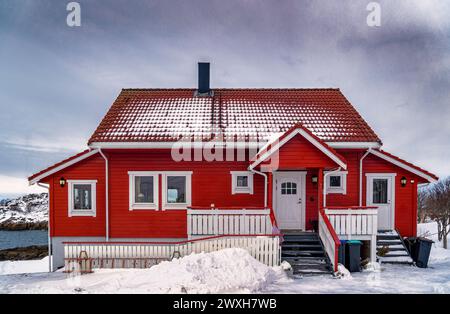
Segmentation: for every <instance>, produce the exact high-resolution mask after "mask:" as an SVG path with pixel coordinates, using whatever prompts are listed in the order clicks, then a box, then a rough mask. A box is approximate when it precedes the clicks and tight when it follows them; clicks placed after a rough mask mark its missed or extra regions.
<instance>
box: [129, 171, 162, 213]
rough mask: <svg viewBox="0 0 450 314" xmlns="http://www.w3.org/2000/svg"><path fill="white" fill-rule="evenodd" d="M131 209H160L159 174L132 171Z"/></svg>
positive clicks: (130, 175)
mask: <svg viewBox="0 0 450 314" xmlns="http://www.w3.org/2000/svg"><path fill="white" fill-rule="evenodd" d="M128 175H129V177H130V208H129V209H130V210H133V209H158V174H157V173H154V172H148V171H130V172H128Z"/></svg>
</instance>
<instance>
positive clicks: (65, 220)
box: [49, 155, 105, 237]
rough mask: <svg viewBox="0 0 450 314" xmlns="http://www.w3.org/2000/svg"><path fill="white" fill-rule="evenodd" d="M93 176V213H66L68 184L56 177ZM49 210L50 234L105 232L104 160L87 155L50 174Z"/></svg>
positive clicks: (78, 177)
mask: <svg viewBox="0 0 450 314" xmlns="http://www.w3.org/2000/svg"><path fill="white" fill-rule="evenodd" d="M61 177H64V178H65V179H66V180H92V179H94V180H97V191H96V193H97V203H96V217H69V216H68V206H69V205H68V184H66V185H65V186H64V187H61V186H60V185H59V179H60V178H61ZM49 183H50V210H51V220H50V227H51V235H52V236H86V237H102V236H105V162H104V160H103V159H102V158H101V157H100V156H99V155H94V156H92V157H89V158H87V159H85V160H83V161H81V162H79V163H77V164H75V165H73V166H71V167H68V168H66V169H64V170H63V171H60V172H58V173H56V174H55V175H53V176H52V177H51V178H50V181H49Z"/></svg>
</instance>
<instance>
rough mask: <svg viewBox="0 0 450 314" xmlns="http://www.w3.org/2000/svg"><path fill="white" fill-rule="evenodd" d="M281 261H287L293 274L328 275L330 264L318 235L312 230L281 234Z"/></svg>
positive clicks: (330, 268)
mask: <svg viewBox="0 0 450 314" xmlns="http://www.w3.org/2000/svg"><path fill="white" fill-rule="evenodd" d="M283 239H284V241H283V243H282V245H281V261H286V262H288V263H289V264H290V265H291V266H292V269H293V272H294V275H306V276H311V275H330V274H332V273H333V272H332V266H331V263H330V260H329V259H328V256H327V254H326V253H325V250H324V249H323V246H322V242H321V241H320V238H319V235H318V234H317V233H313V232H295V233H287V234H284V235H283Z"/></svg>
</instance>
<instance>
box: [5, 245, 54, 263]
mask: <svg viewBox="0 0 450 314" xmlns="http://www.w3.org/2000/svg"><path fill="white" fill-rule="evenodd" d="M47 255H48V247H47V246H46V245H33V246H27V247H19V248H14V249H6V250H0V261H18V260H32V259H42V258H44V257H46V256H47Z"/></svg>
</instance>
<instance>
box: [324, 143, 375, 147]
mask: <svg viewBox="0 0 450 314" xmlns="http://www.w3.org/2000/svg"><path fill="white" fill-rule="evenodd" d="M325 143H327V145H328V146H330V147H332V148H349V149H350V148H355V149H356V148H362V149H367V148H380V147H381V144H380V143H378V142H325Z"/></svg>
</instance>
